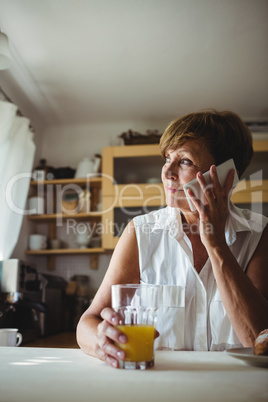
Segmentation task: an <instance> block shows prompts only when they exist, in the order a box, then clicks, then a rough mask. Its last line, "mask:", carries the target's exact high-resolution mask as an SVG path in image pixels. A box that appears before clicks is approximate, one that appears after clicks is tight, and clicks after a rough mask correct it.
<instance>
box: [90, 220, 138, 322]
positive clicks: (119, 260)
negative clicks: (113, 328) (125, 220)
mask: <svg viewBox="0 0 268 402" xmlns="http://www.w3.org/2000/svg"><path fill="white" fill-rule="evenodd" d="M139 281H140V271H139V253H138V245H137V240H136V234H135V228H134V224H133V222H132V221H131V222H130V223H129V224H128V225H127V227H126V228H125V230H124V232H123V233H122V235H121V237H120V239H119V241H118V243H117V245H116V248H115V250H114V252H113V255H112V257H111V260H110V264H109V267H108V269H107V271H106V274H105V276H104V279H103V281H102V283H101V286H100V287H99V289H98V292H97V293H96V296H95V298H94V300H93V302H92V304H91V306H90V307H89V309H88V311H89V312H90V313H91V314H94V315H99V314H100V311H101V310H102V309H103V308H104V307H110V306H111V286H112V285H114V284H118V283H139Z"/></svg>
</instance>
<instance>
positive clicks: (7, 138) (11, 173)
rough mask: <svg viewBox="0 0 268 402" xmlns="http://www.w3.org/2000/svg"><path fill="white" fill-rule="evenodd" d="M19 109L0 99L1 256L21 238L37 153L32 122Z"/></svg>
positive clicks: (10, 249)
mask: <svg viewBox="0 0 268 402" xmlns="http://www.w3.org/2000/svg"><path fill="white" fill-rule="evenodd" d="M16 111H17V107H16V106H15V105H13V104H12V103H9V102H5V101H0V260H6V259H8V258H10V256H11V254H12V251H13V250H14V247H15V245H16V243H17V241H18V237H19V234H20V229H21V224H22V220H23V216H24V209H25V205H26V201H27V195H28V191H29V185H30V178H31V172H32V167H33V161H34V154H35V145H34V142H33V134H32V132H31V131H30V130H29V123H30V122H29V120H28V119H27V118H25V117H18V116H16Z"/></svg>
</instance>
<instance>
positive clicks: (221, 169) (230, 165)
mask: <svg viewBox="0 0 268 402" xmlns="http://www.w3.org/2000/svg"><path fill="white" fill-rule="evenodd" d="M231 169H235V176H234V181H233V188H234V187H235V186H236V185H237V183H238V182H239V178H238V175H237V171H236V167H235V164H234V160H233V159H228V160H227V161H226V162H223V163H222V164H221V165H218V166H217V174H218V178H219V182H220V185H221V186H223V185H224V183H225V181H226V179H227V175H228V173H229V172H230V170H231ZM203 176H204V178H205V180H206V182H207V185H212V181H211V178H210V174H209V171H207V172H206V173H203ZM188 189H190V190H192V191H193V193H194V195H195V197H196V198H197V199H199V200H200V201H201V202H202V203H204V202H205V199H204V193H203V191H202V190H201V187H200V185H199V183H198V181H197V179H194V180H192V181H190V182H189V183H187V184H185V185H184V186H183V190H184V192H185V195H186V197H187V201H188V203H189V206H190V208H191V211H195V209H196V208H195V206H194V204H193V203H192V201H191V200H190V197H189V196H188V194H187V190H188Z"/></svg>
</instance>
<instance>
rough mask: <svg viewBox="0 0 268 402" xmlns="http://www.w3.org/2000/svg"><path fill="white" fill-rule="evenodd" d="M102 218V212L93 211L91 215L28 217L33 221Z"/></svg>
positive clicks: (82, 213) (81, 213)
mask: <svg viewBox="0 0 268 402" xmlns="http://www.w3.org/2000/svg"><path fill="white" fill-rule="evenodd" d="M101 216H102V212H99V211H92V212H89V213H84V212H80V213H77V214H42V215H28V219H30V220H32V221H49V220H56V219H90V218H98V217H101Z"/></svg>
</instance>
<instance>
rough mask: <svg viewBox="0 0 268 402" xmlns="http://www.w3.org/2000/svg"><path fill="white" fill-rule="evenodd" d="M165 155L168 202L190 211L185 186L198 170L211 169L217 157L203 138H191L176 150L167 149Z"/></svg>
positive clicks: (165, 184)
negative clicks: (212, 153) (207, 146)
mask: <svg viewBox="0 0 268 402" xmlns="http://www.w3.org/2000/svg"><path fill="white" fill-rule="evenodd" d="M165 157H166V162H165V164H164V166H163V168H162V182H163V185H164V189H165V194H166V203H167V205H168V206H170V207H173V208H179V209H181V210H187V211H190V207H189V204H188V201H187V199H186V196H185V193H184V191H183V186H184V185H185V184H186V183H188V182H189V181H191V180H194V179H195V178H196V174H197V173H198V172H200V171H201V172H202V173H205V172H206V171H207V170H209V168H210V166H211V165H213V164H215V159H214V157H213V156H212V155H211V153H210V152H209V151H208V150H207V148H206V146H205V144H204V143H203V141H202V140H189V141H187V142H186V143H185V144H183V145H182V146H181V147H179V148H178V149H176V150H175V151H172V150H167V152H166V155H165Z"/></svg>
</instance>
